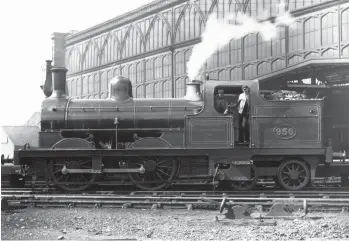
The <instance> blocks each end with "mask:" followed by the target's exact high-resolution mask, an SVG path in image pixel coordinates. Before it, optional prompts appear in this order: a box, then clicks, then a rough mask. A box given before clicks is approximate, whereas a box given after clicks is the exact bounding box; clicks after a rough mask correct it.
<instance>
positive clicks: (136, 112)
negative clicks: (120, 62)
mask: <svg viewBox="0 0 349 241" xmlns="http://www.w3.org/2000/svg"><path fill="white" fill-rule="evenodd" d="M59 93H60V96H58V98H47V99H45V100H44V101H43V104H42V110H41V118H42V119H41V130H42V131H43V132H52V131H54V130H62V131H61V136H62V138H67V137H69V138H89V139H90V140H91V141H92V140H93V141H94V142H95V143H97V144H98V143H101V144H102V146H105V144H104V143H109V144H112V145H110V146H109V147H116V145H115V144H116V142H115V140H116V138H117V142H120V143H126V142H132V141H134V139H135V138H140V137H160V136H161V134H162V131H161V130H163V129H177V130H183V128H184V117H185V116H186V115H190V114H193V113H198V112H200V110H201V109H202V106H203V101H202V99H201V96H200V82H192V83H190V84H188V85H187V95H186V96H185V98H183V99H134V98H133V95H132V84H131V81H130V80H129V79H127V78H125V77H123V76H116V77H114V78H113V79H112V80H111V82H110V85H109V96H108V98H107V99H93V100H91V99H74V98H68V97H66V95H65V91H64V90H60V91H59ZM48 97H49V96H48ZM57 141H58V140H57ZM45 143H50V144H51V142H47V140H46V139H42V140H40V145H41V146H42V147H50V145H46V146H45ZM99 147H101V146H100V145H99Z"/></svg>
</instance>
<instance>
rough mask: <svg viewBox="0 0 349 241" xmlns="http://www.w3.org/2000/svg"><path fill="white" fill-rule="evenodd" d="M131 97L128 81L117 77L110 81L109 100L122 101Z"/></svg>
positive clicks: (129, 82) (130, 85) (122, 77)
mask: <svg viewBox="0 0 349 241" xmlns="http://www.w3.org/2000/svg"><path fill="white" fill-rule="evenodd" d="M132 97H133V95H132V83H131V81H130V79H128V78H126V77H124V76H121V75H119V76H115V77H114V78H112V79H111V80H110V84H109V97H108V98H109V99H116V100H120V101H123V100H127V99H129V98H132Z"/></svg>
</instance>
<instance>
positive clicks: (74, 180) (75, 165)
mask: <svg viewBox="0 0 349 241" xmlns="http://www.w3.org/2000/svg"><path fill="white" fill-rule="evenodd" d="M67 168H68V169H91V168H92V159H81V158H68V159H63V160H62V159H58V160H51V161H49V163H48V171H49V174H50V176H51V178H52V180H53V183H54V184H55V185H57V186H58V187H59V188H61V189H63V190H65V191H70V192H79V191H82V190H85V189H86V188H88V187H89V186H90V185H91V184H93V182H94V181H95V179H96V175H97V174H90V173H66V172H65V171H64V170H65V169H67Z"/></svg>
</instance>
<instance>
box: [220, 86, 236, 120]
mask: <svg viewBox="0 0 349 241" xmlns="http://www.w3.org/2000/svg"><path fill="white" fill-rule="evenodd" d="M241 87H242V86H217V87H216V88H215V89H214V108H215V110H216V111H217V112H218V113H219V114H222V115H223V114H224V112H225V111H226V110H227V109H228V108H232V107H233V105H235V104H236V103H237V101H238V99H239V95H240V94H241V93H242V90H241Z"/></svg>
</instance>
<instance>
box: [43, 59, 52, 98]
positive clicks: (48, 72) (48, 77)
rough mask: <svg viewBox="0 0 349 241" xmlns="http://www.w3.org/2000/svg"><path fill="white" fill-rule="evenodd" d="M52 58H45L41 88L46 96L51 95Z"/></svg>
mask: <svg viewBox="0 0 349 241" xmlns="http://www.w3.org/2000/svg"><path fill="white" fill-rule="evenodd" d="M51 63H52V60H46V79H45V83H44V85H43V86H41V89H42V90H43V91H44V94H45V96H46V97H50V96H51V95H52V72H51V68H52V65H51Z"/></svg>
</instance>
